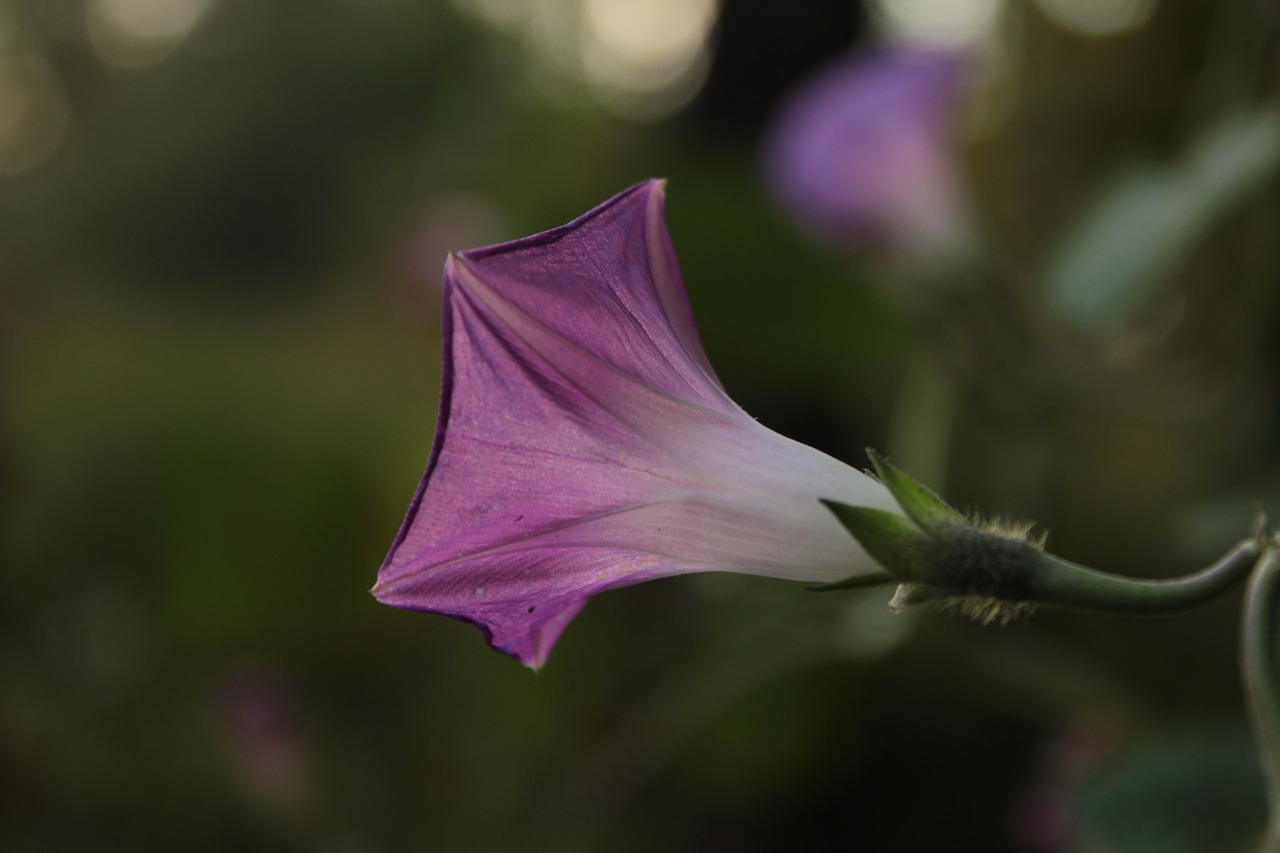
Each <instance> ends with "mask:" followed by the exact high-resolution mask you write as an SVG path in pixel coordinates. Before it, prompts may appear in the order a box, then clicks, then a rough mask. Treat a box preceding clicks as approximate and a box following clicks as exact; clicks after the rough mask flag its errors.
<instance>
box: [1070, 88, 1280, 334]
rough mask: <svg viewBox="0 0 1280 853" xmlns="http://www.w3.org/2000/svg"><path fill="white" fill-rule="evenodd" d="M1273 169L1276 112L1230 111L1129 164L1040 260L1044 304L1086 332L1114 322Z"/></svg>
mask: <svg viewBox="0 0 1280 853" xmlns="http://www.w3.org/2000/svg"><path fill="white" fill-rule="evenodd" d="M1278 167H1280V113H1277V112H1276V111H1275V110H1271V109H1268V110H1259V111H1256V112H1252V113H1242V114H1237V115H1233V116H1231V117H1229V118H1227V119H1225V120H1223V121H1221V122H1220V123H1218V124H1216V125H1214V126H1212V127H1209V128H1207V129H1206V130H1205V131H1204V132H1203V133H1202V134H1201V135H1200V136H1199V137H1198V138H1197V139H1195V140H1194V141H1193V143H1192V144H1191V145H1190V147H1189V148H1188V149H1187V150H1186V151H1185V152H1184V154H1183V156H1182V157H1181V158H1179V159H1178V160H1176V161H1175V162H1173V163H1170V164H1169V165H1167V166H1164V167H1156V166H1152V165H1150V164H1145V163H1144V164H1140V165H1135V166H1133V167H1131V168H1130V169H1129V170H1128V171H1126V172H1124V173H1123V174H1122V175H1120V177H1119V178H1118V179H1116V180H1115V181H1114V183H1112V184H1111V185H1110V186H1108V187H1107V188H1106V189H1105V190H1104V191H1103V192H1102V194H1101V195H1100V196H1099V197H1098V199H1097V200H1096V201H1095V202H1094V203H1093V205H1092V206H1091V207H1090V208H1089V209H1088V210H1086V212H1085V214H1084V216H1083V217H1082V218H1081V219H1080V220H1079V222H1078V223H1077V225H1076V227H1075V228H1073V229H1071V230H1070V231H1069V232H1068V234H1067V235H1066V237H1065V239H1064V240H1063V241H1062V243H1061V244H1060V245H1059V247H1058V250H1057V251H1056V252H1054V253H1053V254H1052V255H1051V256H1050V258H1049V263H1048V265H1047V267H1046V273H1045V279H1046V280H1045V285H1046V291H1047V297H1048V302H1049V304H1050V306H1052V308H1053V309H1054V310H1055V311H1056V312H1057V313H1058V314H1059V315H1061V316H1062V317H1063V318H1064V319H1066V320H1067V321H1068V322H1069V323H1071V324H1072V325H1073V326H1075V327H1077V328H1079V329H1081V330H1084V331H1087V332H1092V333H1104V334H1105V333H1113V332H1116V331H1119V330H1120V329H1121V328H1123V326H1124V324H1125V322H1126V321H1127V320H1128V319H1129V318H1130V317H1131V315H1132V313H1133V312H1134V310H1136V309H1137V308H1139V307H1141V306H1142V305H1143V304H1144V303H1145V302H1146V301H1147V299H1148V298H1149V297H1150V296H1151V295H1152V294H1153V293H1154V292H1155V290H1156V289H1157V288H1158V287H1159V285H1160V284H1161V282H1163V281H1164V280H1165V279H1166V277H1167V276H1168V275H1169V274H1170V272H1172V271H1173V270H1174V269H1175V268H1176V266H1177V263H1178V261H1179V259H1180V258H1181V257H1182V256H1183V254H1184V253H1185V252H1186V251H1187V250H1189V249H1190V248H1192V247H1193V246H1194V245H1195V244H1196V242H1197V241H1199V240H1200V239H1201V238H1203V237H1204V235H1205V234H1206V232H1208V231H1209V230H1210V229H1211V228H1212V227H1213V226H1214V225H1215V224H1217V223H1218V222H1219V221H1220V220H1221V219H1222V217H1223V216H1225V215H1226V214H1228V213H1229V212H1231V211H1232V210H1233V209H1234V208H1235V207H1237V206H1238V205H1239V204H1241V203H1243V202H1244V201H1246V200H1248V199H1249V198H1250V197H1251V195H1252V192H1253V191H1254V190H1255V189H1257V188H1259V187H1261V186H1262V185H1263V184H1264V183H1265V182H1266V181H1267V180H1268V179H1269V178H1271V177H1272V176H1273V175H1274V174H1275V173H1276V170H1277V168H1278Z"/></svg>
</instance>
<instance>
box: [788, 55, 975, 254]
mask: <svg viewBox="0 0 1280 853" xmlns="http://www.w3.org/2000/svg"><path fill="white" fill-rule="evenodd" d="M966 65H967V64H966V62H965V61H964V60H963V59H962V58H961V57H959V56H958V55H954V54H948V53H912V52H902V51H899V52H890V51H886V52H874V53H868V54H862V55H858V56H854V57H851V58H849V59H846V60H843V61H840V62H837V63H835V64H833V65H831V66H829V67H827V68H826V69H824V70H823V71H821V72H819V73H818V74H817V75H815V76H814V77H813V78H812V79H811V80H809V81H808V82H806V83H805V84H804V85H802V86H801V88H800V89H799V90H798V91H797V92H796V93H795V94H794V95H793V96H791V98H790V99H789V100H788V101H787V103H786V104H785V106H784V108H783V109H782V110H781V111H780V113H779V115H778V118H777V120H776V122H775V123H774V126H773V128H772V130H771V132H770V134H769V138H768V140H767V142H766V145H765V150H764V170H765V178H766V181H767V183H768V185H769V187H770V189H771V190H772V191H773V193H774V195H775V196H776V197H777V198H778V200H779V202H780V203H781V204H782V206H783V207H784V208H786V210H787V211H788V212H789V213H790V214H791V215H792V216H793V217H794V218H795V219H796V220H797V221H798V222H799V223H800V224H801V225H802V226H803V227H804V228H805V229H806V230H808V231H810V232H812V233H814V234H815V235H817V236H818V237H821V238H823V239H826V240H830V241H834V242H837V243H842V244H844V245H848V246H854V247H867V246H873V247H874V246H879V245H881V244H885V243H889V244H893V243H903V242H905V243H908V244H917V243H920V242H925V243H928V242H929V241H931V240H936V239H940V238H941V237H942V235H939V234H935V233H934V232H937V231H938V230H939V229H943V230H944V231H945V230H946V229H948V228H954V227H957V226H955V225H954V224H953V223H950V222H949V219H952V218H955V217H958V216H960V215H961V214H960V213H959V212H958V210H957V207H958V206H959V205H960V204H961V202H960V201H959V198H958V196H959V193H960V190H959V187H958V178H957V175H956V164H955V158H954V153H953V146H954V142H955V138H954V137H955V133H954V123H955V119H956V108H957V106H958V105H959V102H960V94H961V89H962V84H963V83H964V81H965V79H966V76H967V74H966V70H967V69H966Z"/></svg>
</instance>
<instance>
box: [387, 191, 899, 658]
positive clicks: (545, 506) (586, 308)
mask: <svg viewBox="0 0 1280 853" xmlns="http://www.w3.org/2000/svg"><path fill="white" fill-rule="evenodd" d="M444 302H445V311H444V314H445V328H444V336H445V341H446V343H445V358H444V388H443V391H442V396H441V404H440V418H439V425H438V428H437V432H436V439H435V446H434V448H433V449H432V453H431V460H430V461H429V462H428V464H427V472H426V475H425V476H424V477H423V480H422V483H421V485H420V486H419V487H418V492H417V494H416V495H415V496H414V499H413V503H412V504H411V505H410V507H409V512H408V514H407V516H406V517H405V520H404V524H403V525H402V526H401V528H400V532H399V534H398V535H397V536H396V539H395V542H394V543H393V545H392V546H391V551H390V553H389V554H388V555H387V558H386V561H385V562H384V563H383V565H382V569H381V571H380V572H379V574H378V583H377V585H376V586H375V587H374V589H373V594H374V595H375V596H376V597H377V598H378V600H379V601H382V602H384V603H386V604H391V605H395V606H397V607H405V608H409V609H413V610H425V611H430V612H433V613H442V614H445V615H447V616H453V617H456V618H459V619H463V620H466V621H468V622H472V623H474V624H475V625H477V626H478V627H479V628H480V629H481V630H482V631H483V632H484V634H485V637H486V639H487V640H488V641H489V643H490V644H491V645H492V646H493V647H494V648H496V649H498V650H500V651H503V652H506V653H507V654H510V655H513V656H515V657H516V658H518V659H519V660H520V661H521V662H523V663H524V664H526V665H528V666H532V667H538V666H540V665H541V664H542V663H543V662H544V661H545V660H546V658H547V655H548V654H549V653H550V651H551V648H552V646H553V645H554V644H555V642H556V640H557V639H558V638H559V636H560V634H561V632H563V631H564V629H565V626H567V625H568V624H569V621H570V620H571V619H573V617H574V616H575V615H576V614H577V613H578V611H579V610H581V608H582V606H583V605H584V604H585V603H586V601H587V599H588V598H589V597H590V596H592V595H594V594H596V593H598V592H601V591H603V590H606V589H612V588H614V587H620V586H626V585H628V584H634V583H639V582H640V581H645V580H650V579H652V578H658V577H664V576H668V575H677V574H684V573H687V572H699V571H734V572H744V573H748V574H757V575H768V576H772V577H779V578H789V579H795V580H803V581H819V582H825V581H836V580H840V579H843V578H846V577H849V576H851V575H854V574H857V573H859V572H865V571H868V570H870V569H871V566H872V563H871V561H870V558H868V557H867V556H866V554H865V552H864V551H863V550H862V549H861V548H860V547H859V546H858V545H857V543H855V542H854V540H853V539H852V537H850V536H849V535H848V534H847V533H846V532H845V531H844V529H843V528H842V527H841V525H840V524H839V523H838V522H837V521H836V520H835V518H834V517H833V516H832V515H831V514H830V513H829V512H828V511H827V509H826V508H825V507H824V506H823V505H822V504H821V503H819V501H818V499H819V498H833V499H836V500H839V501H847V502H850V503H853V504H856V505H862V506H876V507H883V508H885V509H892V508H893V507H894V504H893V502H892V500H891V499H890V498H889V496H888V493H887V492H886V491H885V489H884V488H883V487H882V486H880V485H879V484H878V483H877V482H875V481H874V480H873V479H871V478H870V477H867V476H866V475H864V474H862V473H859V472H858V471H855V470H854V469H852V468H850V467H848V466H846V465H844V464H843V463H841V462H837V461H836V460H834V459H832V458H830V457H828V456H826V455H824V454H822V453H819V452H818V451H816V450H813V449H812V448H809V447H806V446H804V445H802V444H799V443H797V442H794V441H792V440H790V439H788V438H784V437H783V436H781V435H778V434H777V433H774V432H771V431H770V430H768V429H765V428H764V427H763V426H761V425H760V424H759V423H757V422H756V421H755V420H753V419H752V418H751V417H750V416H749V415H747V414H746V413H745V412H744V411H742V409H740V408H738V406H737V405H736V404H735V403H734V402H733V401H732V400H730V399H729V396H728V395H727V394H726V393H725V391H724V389H723V388H722V387H721V385H720V382H719V380H718V379H717V378H716V375H715V372H714V371H713V370H712V368H711V364H710V362H709V361H708V360H707V356H706V354H705V353H704V352H703V349H702V344H701V342H700V341H699V339H698V330H697V327H696V326H695V324H694V320H693V312H692V310H691V308H690V306H689V301H688V298H687V297H686V296H685V291H684V284H683V282H682V280H681V277H680V272H679V270H678V268H677V266H676V257H675V252H674V249H673V248H672V245H671V241H670V237H669V236H668V233H667V229H666V223H665V220H664V215H663V184H662V183H661V182H660V181H650V182H648V183H645V184H640V185H638V186H635V187H632V188H631V189H629V190H627V191H626V192H624V193H622V194H621V195H619V196H617V197H615V198H613V199H611V200H610V201H607V202H605V203H604V204H602V205H601V206H600V207H597V208H596V209H595V210H593V211H591V212H590V213H588V214H586V215H585V216H583V217H581V218H580V219H577V220H575V221H574V222H571V223H569V224H568V225H565V226H563V227H561V228H557V229H554V230H552V231H548V232H546V233H543V234H538V235H535V236H533V237H527V238H525V239H523V240H517V241H515V242H512V243H504V244H502V245H498V246H490V247H488V248H484V249H475V250H472V251H468V252H462V253H460V254H457V255H451V256H450V257H449V259H448V261H447V263H446V264H445V295H444Z"/></svg>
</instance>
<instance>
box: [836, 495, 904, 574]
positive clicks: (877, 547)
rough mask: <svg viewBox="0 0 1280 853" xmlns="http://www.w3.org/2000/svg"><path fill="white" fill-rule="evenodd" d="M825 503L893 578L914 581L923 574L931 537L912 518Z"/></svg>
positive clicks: (864, 508)
mask: <svg viewBox="0 0 1280 853" xmlns="http://www.w3.org/2000/svg"><path fill="white" fill-rule="evenodd" d="M822 503H823V505H824V506H826V508H827V509H829V510H831V512H832V514H834V515H835V517H836V520H837V521H839V522H840V523H841V524H842V525H844V529H845V530H848V531H849V533H850V534H852V536H853V538H854V539H856V540H858V544H859V545H861V546H862V547H863V548H864V549H865V550H866V552H867V553H868V554H870V555H871V558H872V559H873V560H875V561H876V562H877V563H879V564H880V565H881V567H883V568H884V570H885V571H886V572H887V573H888V574H889V575H890V576H891V577H892V578H893V579H895V580H899V581H901V580H913V579H915V578H916V577H917V576H918V575H919V572H920V556H921V553H922V551H923V550H924V546H925V545H926V544H927V541H928V538H929V534H927V533H925V532H924V531H923V530H921V529H920V528H919V527H918V526H916V524H915V523H914V522H913V521H912V520H911V519H909V518H907V517H906V516H903V515H900V514H899V513H896V512H887V511H886V510H883V509H872V508H871V507H865V506H850V505H849V504H844V503H840V502H839V501H833V500H827V499H825V498H824V499H822Z"/></svg>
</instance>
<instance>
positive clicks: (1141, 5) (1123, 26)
mask: <svg viewBox="0 0 1280 853" xmlns="http://www.w3.org/2000/svg"><path fill="white" fill-rule="evenodd" d="M1036 4H1037V5H1038V6H1039V7H1040V9H1041V11H1043V12H1044V14H1045V16H1046V17H1047V18H1049V20H1051V21H1053V22H1054V23H1055V24H1057V25H1058V26H1060V27H1062V28H1063V29H1067V30H1071V31H1073V32H1077V33H1080V34H1081V35H1088V36H1114V35H1121V34H1123V33H1128V32H1132V31H1134V30H1136V29H1139V28H1140V27H1142V25H1143V24H1145V23H1146V22H1147V21H1148V20H1150V18H1151V15H1152V13H1153V12H1155V9H1156V0H1036Z"/></svg>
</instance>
